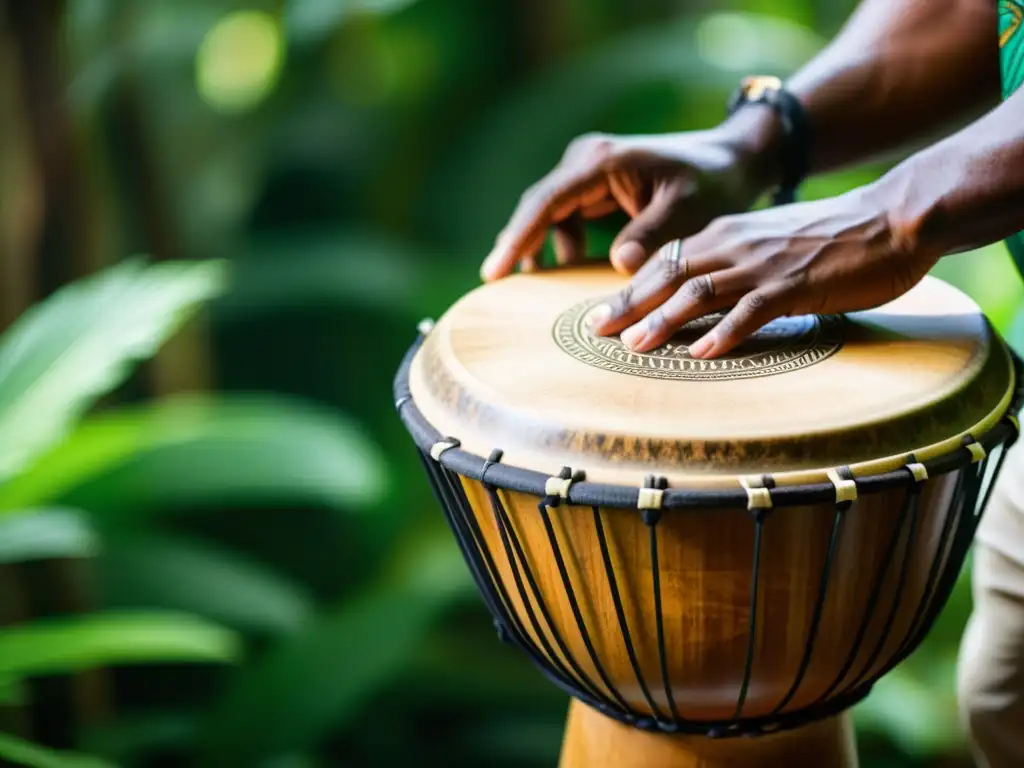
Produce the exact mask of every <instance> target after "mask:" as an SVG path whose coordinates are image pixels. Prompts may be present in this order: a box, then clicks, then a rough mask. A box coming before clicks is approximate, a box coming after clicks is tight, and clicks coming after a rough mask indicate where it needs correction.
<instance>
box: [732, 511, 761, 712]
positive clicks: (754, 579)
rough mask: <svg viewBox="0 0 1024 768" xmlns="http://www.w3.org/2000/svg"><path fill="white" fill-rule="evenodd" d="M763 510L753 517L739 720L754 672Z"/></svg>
mask: <svg viewBox="0 0 1024 768" xmlns="http://www.w3.org/2000/svg"><path fill="white" fill-rule="evenodd" d="M764 519H765V515H764V510H758V514H757V515H755V517H754V567H753V574H752V575H751V577H750V579H751V584H750V622H749V627H748V629H747V653H746V658H745V659H744V661H743V681H742V682H741V683H740V693H739V696H737V697H736V710H735V711H734V712H733V715H732V716H733V719H734V720H736V719H739V717H740V715H741V714H743V707H744V706H745V705H746V703H747V692H748V691H749V689H750V676H751V675H752V674H753V672H754V649H755V648H756V647H757V596H758V585H759V582H760V580H761V579H760V574H761V537H762V534H763V532H764Z"/></svg>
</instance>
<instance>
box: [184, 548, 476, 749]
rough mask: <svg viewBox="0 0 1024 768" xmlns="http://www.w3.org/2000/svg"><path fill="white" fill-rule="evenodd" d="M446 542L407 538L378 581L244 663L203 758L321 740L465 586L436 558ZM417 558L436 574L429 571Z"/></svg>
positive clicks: (401, 664)
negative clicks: (421, 573)
mask: <svg viewBox="0 0 1024 768" xmlns="http://www.w3.org/2000/svg"><path fill="white" fill-rule="evenodd" d="M411 538H413V537H411ZM446 544H447V543H442V542H441V541H440V540H439V539H438V538H436V537H433V536H427V537H424V539H423V542H422V544H421V545H420V546H418V547H417V546H414V545H411V546H406V547H401V548H400V549H401V551H400V554H398V555H397V556H396V557H395V558H394V561H393V562H390V563H388V564H386V565H385V567H384V569H383V571H382V578H381V579H380V580H379V581H378V582H377V583H375V584H373V585H371V586H370V587H369V588H367V589H366V590H365V591H364V592H363V593H362V594H360V595H358V596H356V597H355V598H353V599H350V600H348V601H347V602H345V603H344V604H343V605H342V606H340V607H339V608H337V609H335V610H333V611H330V612H328V613H326V614H325V615H324V616H323V617H322V618H321V619H320V620H319V621H318V622H316V623H315V624H312V625H309V626H308V627H307V628H306V629H305V630H304V631H303V632H302V633H301V634H298V635H296V636H294V637H291V638H289V639H288V640H286V641H284V642H282V643H281V644H280V645H278V646H276V647H275V648H273V649H272V650H270V651H269V652H268V653H267V654H266V656H264V657H263V658H261V659H259V660H258V661H256V662H255V663H252V664H249V665H247V666H246V667H245V668H242V669H240V670H239V671H238V674H237V678H236V679H235V681H234V683H233V684H232V685H231V686H230V687H229V688H228V690H227V691H226V693H225V694H224V696H223V698H222V700H221V701H220V702H219V703H218V704H217V705H216V706H215V707H214V711H213V712H212V713H211V716H210V719H209V721H208V722H207V729H206V738H205V739H204V748H203V757H204V762H203V765H209V766H218V765H223V764H226V763H228V762H231V763H232V764H243V765H253V764H256V763H257V761H258V760H259V759H261V758H273V757H281V756H284V755H287V754H289V753H293V752H295V751H302V750H306V749H308V748H311V747H314V746H316V745H317V744H318V743H319V741H320V740H321V739H322V738H323V737H324V736H325V735H326V734H327V733H328V732H329V731H330V730H331V729H336V728H343V727H344V726H345V725H346V724H347V723H348V722H349V721H350V719H351V718H353V717H354V716H356V715H357V714H358V713H359V711H360V708H361V707H362V706H363V705H364V704H365V702H366V701H367V699H369V698H370V697H371V696H372V695H374V694H375V693H377V692H378V691H380V690H381V689H382V688H384V687H385V686H387V685H389V684H392V683H393V682H394V681H395V679H396V678H397V676H398V675H400V674H401V673H402V671H403V670H406V669H407V668H409V667H410V665H412V664H413V663H414V662H415V656H416V651H417V649H418V648H419V647H420V646H421V645H422V644H423V642H424V638H425V636H426V635H427V633H428V632H429V630H430V629H431V628H432V627H433V625H434V624H435V622H436V620H437V619H438V617H439V615H440V613H441V611H442V610H443V609H444V608H445V607H446V606H447V605H449V604H451V603H452V602H453V601H454V600H457V599H459V598H460V597H461V596H463V595H464V594H465V592H466V589H465V581H466V580H465V577H464V576H463V575H462V574H461V573H457V572H455V570H454V569H452V568H450V567H447V566H445V567H438V566H437V562H438V560H439V559H441V560H443V559H445V558H446V557H449V554H450V553H448V548H447V546H446ZM417 561H419V562H422V563H423V564H424V566H426V570H427V572H428V573H430V574H431V576H429V577H428V578H427V579H426V580H425V581H420V580H419V579H418V578H417V577H416V573H417V572H419V571H418V569H415V568H414V563H415V562H417ZM431 563H433V564H434V565H433V566H431V565H430V564H431ZM266 723H274V727H273V728H266V727H263V726H264V725H265V724H266Z"/></svg>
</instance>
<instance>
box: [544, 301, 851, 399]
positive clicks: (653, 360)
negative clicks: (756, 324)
mask: <svg viewBox="0 0 1024 768" xmlns="http://www.w3.org/2000/svg"><path fill="white" fill-rule="evenodd" d="M602 301H604V300H603V299H601V298H597V299H591V300H589V301H584V302H581V303H579V304H576V305H575V306H573V307H571V308H569V309H568V310H566V311H565V312H563V313H562V314H561V315H559V316H558V319H556V320H555V325H554V329H553V331H554V338H555V342H556V343H557V344H558V346H559V347H560V348H561V349H562V350H564V351H565V352H567V353H568V354H570V355H572V356H573V357H574V358H576V359H577V360H579V361H580V362H583V363H586V364H587V365H591V366H594V367H595V368H602V369H604V370H606V371H614V372H616V373H625V374H630V375H633V376H643V377H646V378H650V379H682V380H687V381H695V380H696V381H702V380H704V381H706V380H716V379H752V378H757V377H761V376H773V375H775V374H779V373H785V372H787V371H794V370H798V369H800V368H806V367H808V366H810V365H814V364H815V363H819V362H821V361H822V360H825V359H826V358H829V357H831V356H832V355H834V354H835V353H836V352H838V351H839V349H840V348H842V346H843V318H842V317H841V316H837V315H802V316H799V317H781V318H778V319H777V320H773V321H772V322H771V323H769V324H768V325H766V326H765V327H764V328H762V329H761V330H759V331H757V333H755V334H754V335H753V336H751V337H750V338H748V339H747V340H746V341H744V342H743V343H741V344H740V345H739V346H738V347H737V348H735V349H734V350H733V351H732V352H731V353H729V354H728V355H725V356H723V357H720V358H717V359H714V360H695V359H694V358H692V357H690V354H689V352H688V348H689V345H690V344H692V343H693V342H695V341H696V340H697V339H698V338H700V337H701V336H702V335H704V333H706V332H707V331H708V330H710V328H711V327H712V326H713V325H714V324H715V323H716V322H718V320H720V319H721V318H722V314H721V313H716V314H712V315H708V316H707V317H703V318H700V319H698V320H694V321H692V322H689V323H687V324H686V325H684V326H683V327H682V328H681V329H680V330H679V331H678V332H677V333H676V334H675V335H674V336H673V337H672V339H671V340H670V341H669V342H668V343H667V344H665V345H663V346H661V347H659V348H657V349H654V350H651V351H650V352H643V353H638V352H632V351H630V349H629V348H628V347H626V345H625V344H623V343H622V342H621V341H620V340H619V338H618V336H595V335H594V334H593V333H592V332H591V331H590V329H589V328H588V327H587V324H586V319H587V316H588V314H589V312H590V310H591V309H593V308H594V307H596V306H597V305H598V304H600V303H602Z"/></svg>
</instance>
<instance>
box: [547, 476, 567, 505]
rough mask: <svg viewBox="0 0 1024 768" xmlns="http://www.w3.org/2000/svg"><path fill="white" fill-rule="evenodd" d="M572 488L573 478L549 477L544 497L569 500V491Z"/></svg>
mask: <svg viewBox="0 0 1024 768" xmlns="http://www.w3.org/2000/svg"><path fill="white" fill-rule="evenodd" d="M571 487H572V477H571V476H570V477H549V478H548V479H547V481H546V482H545V483H544V495H545V496H554V497H555V498H558V499H564V500H568V499H569V489H570V488H571Z"/></svg>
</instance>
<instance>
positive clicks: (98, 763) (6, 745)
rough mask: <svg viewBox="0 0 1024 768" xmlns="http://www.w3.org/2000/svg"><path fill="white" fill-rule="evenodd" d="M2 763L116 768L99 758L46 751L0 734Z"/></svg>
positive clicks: (28, 767)
mask: <svg viewBox="0 0 1024 768" xmlns="http://www.w3.org/2000/svg"><path fill="white" fill-rule="evenodd" d="M0 761H2V762H3V764H4V765H20V766H25V768H115V766H114V765H113V763H108V762H107V761H106V760H100V759H99V758H97V757H89V756H88V755H78V754H74V753H72V752H59V751H57V750H53V749H46V748H45V747H41V746H39V745H38V744H33V743H32V742H30V741H25V740H23V739H19V738H18V737H17V736H12V735H11V734H9V733H0Z"/></svg>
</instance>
